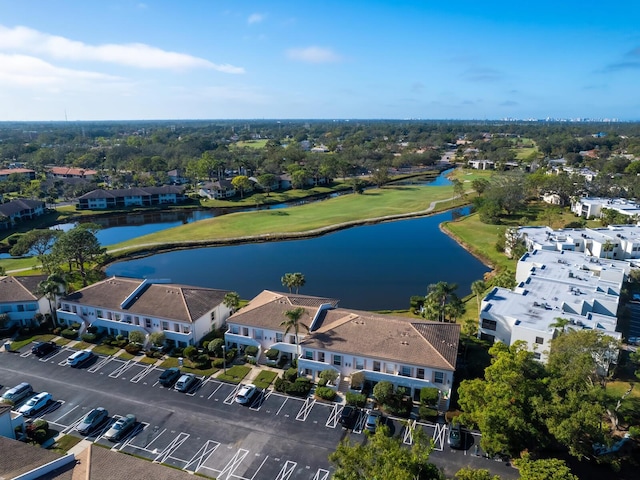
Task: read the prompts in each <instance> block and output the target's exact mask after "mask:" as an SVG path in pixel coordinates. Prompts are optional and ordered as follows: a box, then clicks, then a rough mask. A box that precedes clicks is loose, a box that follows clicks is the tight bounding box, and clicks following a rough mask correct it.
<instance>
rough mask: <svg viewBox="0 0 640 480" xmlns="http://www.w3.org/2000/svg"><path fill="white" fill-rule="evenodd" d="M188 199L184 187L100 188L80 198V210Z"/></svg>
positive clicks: (161, 203)
mask: <svg viewBox="0 0 640 480" xmlns="http://www.w3.org/2000/svg"><path fill="white" fill-rule="evenodd" d="M185 200H186V197H185V195H184V191H183V188H182V187H179V186H175V185H165V186H162V187H136V188H122V189H115V190H104V189H98V190H93V191H92V192H89V193H86V194H84V195H82V196H81V197H79V198H78V204H77V206H76V208H77V209H78V210H106V209H110V208H126V207H151V206H156V205H175V204H178V203H182V202H184V201H185Z"/></svg>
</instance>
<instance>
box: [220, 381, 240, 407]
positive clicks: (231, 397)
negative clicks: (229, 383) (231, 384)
mask: <svg viewBox="0 0 640 480" xmlns="http://www.w3.org/2000/svg"><path fill="white" fill-rule="evenodd" d="M240 386H241V384H240V383H239V384H238V385H236V388H234V389H233V390H232V392H231V393H230V394H229V395H227V398H225V399H224V401H223V403H225V404H226V405H233V400H234V399H235V398H236V394H237V393H238V390H240Z"/></svg>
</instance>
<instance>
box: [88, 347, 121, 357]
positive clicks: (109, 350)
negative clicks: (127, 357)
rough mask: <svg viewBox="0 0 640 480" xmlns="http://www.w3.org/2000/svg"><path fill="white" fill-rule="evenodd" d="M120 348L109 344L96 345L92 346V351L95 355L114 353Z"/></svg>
mask: <svg viewBox="0 0 640 480" xmlns="http://www.w3.org/2000/svg"><path fill="white" fill-rule="evenodd" d="M118 350H120V347H113V346H111V345H96V346H95V347H94V348H93V353H95V354H96V355H114V354H115V353H117V352H118Z"/></svg>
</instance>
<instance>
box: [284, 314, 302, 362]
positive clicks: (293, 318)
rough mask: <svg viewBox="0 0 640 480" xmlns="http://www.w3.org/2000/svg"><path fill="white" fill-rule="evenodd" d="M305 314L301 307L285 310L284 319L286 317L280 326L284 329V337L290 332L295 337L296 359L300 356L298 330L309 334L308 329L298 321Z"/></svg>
mask: <svg viewBox="0 0 640 480" xmlns="http://www.w3.org/2000/svg"><path fill="white" fill-rule="evenodd" d="M305 313H306V310H305V309H304V308H302V307H297V308H294V309H293V310H287V311H286V312H284V315H285V317H287V319H286V320H283V321H282V323H281V324H280V326H281V327H284V335H286V334H287V333H289V332H290V331H291V330H293V334H294V336H295V340H296V358H297V357H298V355H299V354H300V352H299V350H300V339H299V333H300V328H303V329H304V330H305V331H306V332H309V327H308V326H307V325H306V324H304V323H302V322H301V321H300V319H301V318H302V316H303V315H304V314H305Z"/></svg>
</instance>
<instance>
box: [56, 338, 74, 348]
mask: <svg viewBox="0 0 640 480" xmlns="http://www.w3.org/2000/svg"><path fill="white" fill-rule="evenodd" d="M70 341H71V340H69V339H68V338H62V337H60V338H58V339H57V340H56V345H58V346H59V347H63V346H65V345H67V344H68V343H69V342H70Z"/></svg>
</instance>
